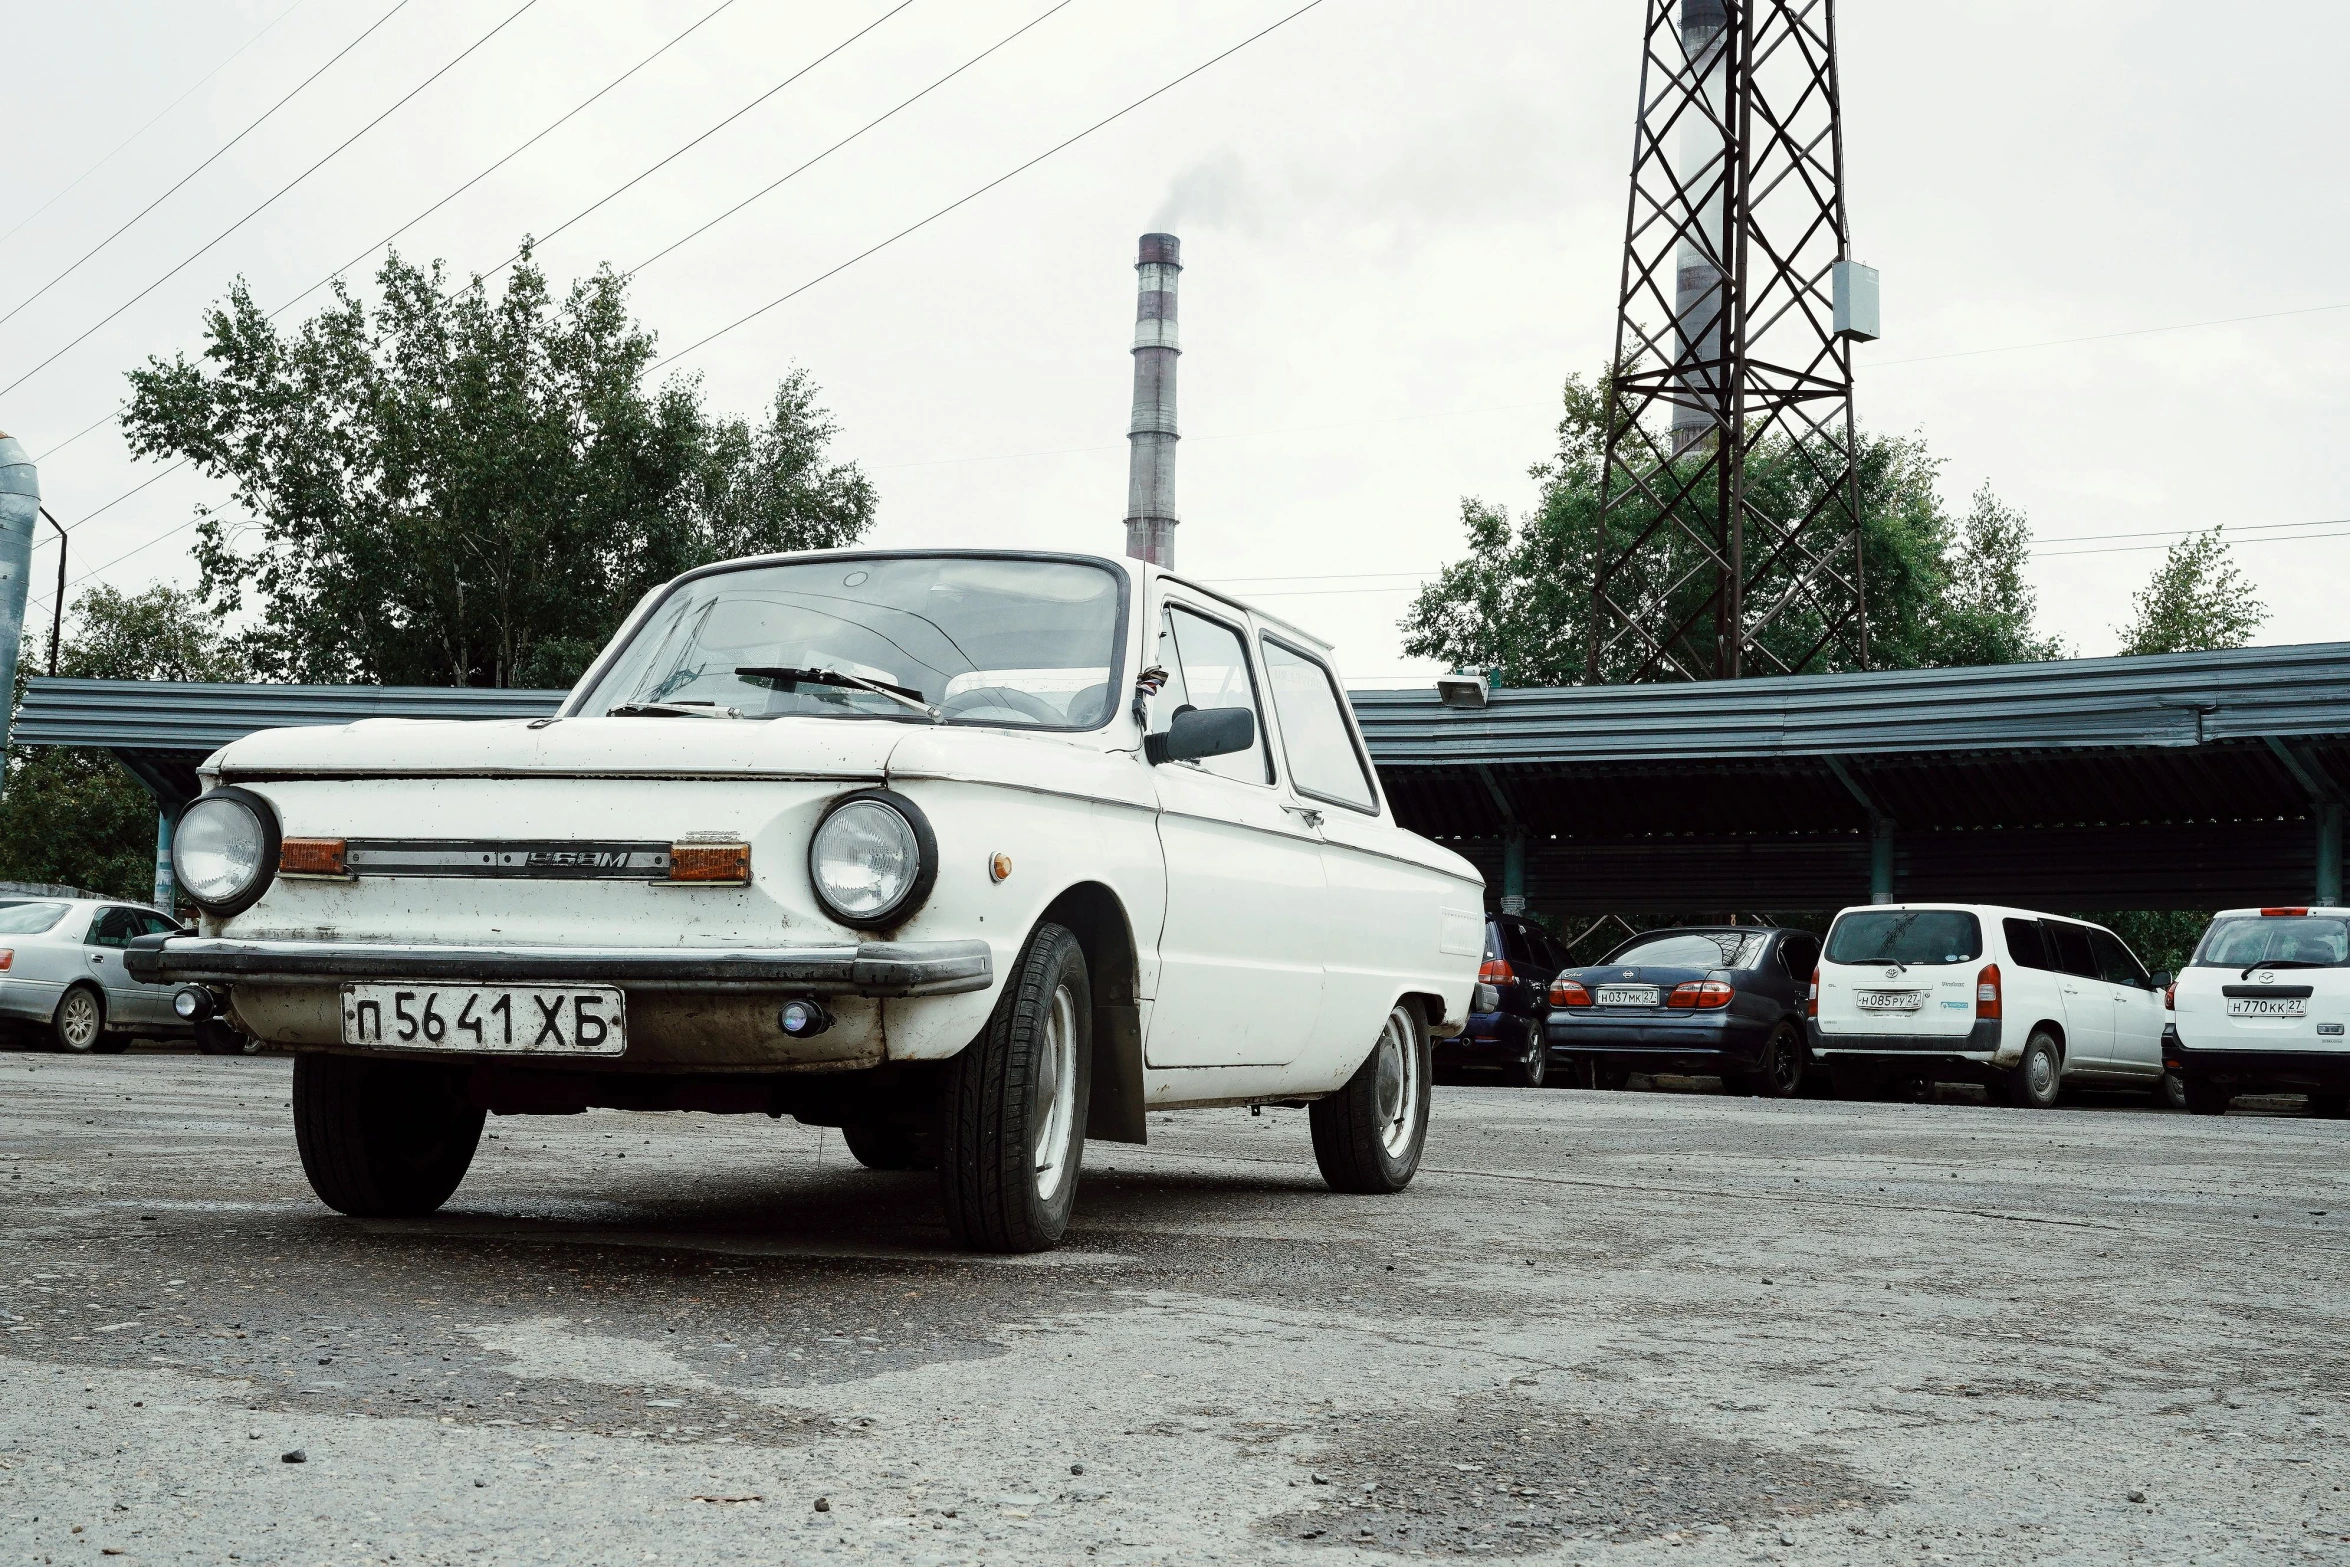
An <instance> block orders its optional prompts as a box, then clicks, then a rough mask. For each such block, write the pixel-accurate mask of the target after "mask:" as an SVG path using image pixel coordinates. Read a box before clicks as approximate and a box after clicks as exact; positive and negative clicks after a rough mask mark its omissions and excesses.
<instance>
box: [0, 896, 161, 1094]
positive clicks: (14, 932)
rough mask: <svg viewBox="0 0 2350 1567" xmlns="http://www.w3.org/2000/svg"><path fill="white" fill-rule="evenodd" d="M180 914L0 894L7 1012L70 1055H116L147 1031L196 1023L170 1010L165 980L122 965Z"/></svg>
mask: <svg viewBox="0 0 2350 1567" xmlns="http://www.w3.org/2000/svg"><path fill="white" fill-rule="evenodd" d="M179 928H180V927H179V923H178V921H176V920H174V919H173V918H172V917H171V916H170V915H168V914H165V913H164V912H163V911H162V910H160V909H153V908H149V907H147V906H145V905H144V904H136V903H115V902H111V901H109V900H106V899H102V898H74V897H57V898H52V897H41V896H37V895H35V896H22V895H11V896H7V897H0V1020H5V1021H6V1022H8V1023H11V1024H14V1025H15V1026H16V1028H17V1030H18V1032H19V1033H20V1034H26V1035H30V1036H31V1037H32V1038H35V1039H38V1040H41V1041H43V1042H45V1043H47V1044H48V1045H49V1046H50V1047H51V1048H52V1049H56V1050H62V1051H65V1052H66V1053H67V1054H69V1055H113V1054H115V1053H117V1052H120V1051H123V1050H127V1049H129V1048H130V1043H131V1040H132V1039H134V1038H136V1037H138V1036H140V1035H146V1036H149V1037H154V1038H179V1039H184V1038H186V1037H187V1036H188V1035H189V1034H191V1033H194V1032H195V1031H196V1030H195V1028H194V1027H193V1025H192V1024H190V1023H188V1022H186V1021H183V1020H182V1019H180V1018H179V1017H177V1016H175V1015H174V1014H173V1012H172V1007H171V1003H172V991H171V988H170V987H169V986H167V985H160V984H155V983H152V982H149V981H144V980H140V979H138V978H136V977H134V976H133V975H131V974H129V973H127V972H125V971H124V968H123V958H124V955H125V952H126V950H127V949H128V948H129V946H130V944H131V942H132V941H133V940H134V939H135V938H138V937H141V936H161V935H164V934H166V933H169V932H172V931H176V930H178V929H179Z"/></svg>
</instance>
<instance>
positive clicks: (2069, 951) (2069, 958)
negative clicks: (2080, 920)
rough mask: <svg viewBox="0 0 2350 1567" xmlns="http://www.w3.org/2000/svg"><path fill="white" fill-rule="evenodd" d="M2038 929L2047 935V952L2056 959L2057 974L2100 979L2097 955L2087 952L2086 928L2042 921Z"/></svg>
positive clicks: (2087, 935)
mask: <svg viewBox="0 0 2350 1567" xmlns="http://www.w3.org/2000/svg"><path fill="white" fill-rule="evenodd" d="M2040 929H2041V930H2042V931H2043V932H2045V933H2046V934H2047V937H2048V950H2049V952H2050V954H2051V955H2053V956H2054V957H2055V959H2056V963H2055V968H2056V969H2057V971H2058V972H2059V973H2064V974H2077V975H2079V976H2080V977H2081V978H2083V979H2097V978H2100V977H2101V976H2100V975H2099V974H2098V972H2097V955H2096V954H2095V953H2093V952H2091V951H2090V950H2089V932H2088V930H2087V928H2086V927H2084V926H2080V925H2067V924H2064V923H2062V922H2060V921H2057V920H2042V921H2041V922H2040Z"/></svg>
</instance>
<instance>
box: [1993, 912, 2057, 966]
mask: <svg viewBox="0 0 2350 1567" xmlns="http://www.w3.org/2000/svg"><path fill="white" fill-rule="evenodd" d="M1999 928H2000V929H2001V930H2002V931H2004V932H2005V933H2006V935H2007V955H2008V956H2009V957H2011V958H2013V959H2014V960H2015V961H2016V964H2017V966H2018V967H2021V968H2037V969H2052V968H2054V967H2056V963H2055V960H2054V959H2052V958H2050V957H2049V955H2048V942H2047V940H2046V938H2045V937H2043V936H2042V935H2041V932H2040V922H2039V921H2038V920H2001V921H2000V922H1999Z"/></svg>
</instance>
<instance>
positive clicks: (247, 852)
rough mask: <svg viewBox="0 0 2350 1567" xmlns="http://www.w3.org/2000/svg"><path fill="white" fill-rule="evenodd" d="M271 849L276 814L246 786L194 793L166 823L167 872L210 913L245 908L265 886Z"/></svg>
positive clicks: (271, 867) (274, 848) (272, 862)
mask: <svg viewBox="0 0 2350 1567" xmlns="http://www.w3.org/2000/svg"><path fill="white" fill-rule="evenodd" d="M277 852H278V825H277V813H276V812H275V811H272V810H271V809H270V808H269V802H268V801H266V800H264V799H262V798H261V796H259V795H257V794H254V793H252V792H251V791H250V790H246V789H214V790H212V791H210V792H209V793H206V794H200V795H198V796H197V797H196V799H195V801H194V802H193V803H192V804H190V805H189V806H188V808H187V809H186V810H184V811H182V812H180V815H179V820H178V821H177V822H176V823H174V824H173V825H172V830H171V873H172V876H173V878H174V879H176V880H177V881H178V883H179V886H180V890H181V891H182V892H185V893H186V894H187V895H188V896H189V897H190V898H191V899H193V900H194V901H195V902H196V903H197V904H199V905H201V906H202V907H203V908H204V909H206V910H207V911H209V912H211V913H213V914H224V915H225V914H235V913H238V912H240V911H241V910H244V909H247V908H250V907H251V906H252V905H253V903H254V901H255V900H256V899H258V898H259V897H260V896H261V894H262V892H263V891H264V890H265V889H266V888H267V887H268V886H269V878H270V875H271V873H272V872H274V871H275V870H276V869H277Z"/></svg>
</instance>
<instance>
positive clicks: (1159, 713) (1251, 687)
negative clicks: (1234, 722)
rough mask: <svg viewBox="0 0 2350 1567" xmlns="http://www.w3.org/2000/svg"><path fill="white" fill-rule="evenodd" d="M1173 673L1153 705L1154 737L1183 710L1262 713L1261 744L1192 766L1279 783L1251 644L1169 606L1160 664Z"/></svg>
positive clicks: (1205, 619)
mask: <svg viewBox="0 0 2350 1567" xmlns="http://www.w3.org/2000/svg"><path fill="white" fill-rule="evenodd" d="M1154 661H1155V662H1156V663H1157V664H1158V665H1159V667H1160V668H1162V669H1164V670H1166V671H1167V684H1166V686H1165V687H1164V688H1162V689H1161V690H1160V692H1159V695H1158V698H1157V700H1155V701H1153V702H1152V703H1151V732H1152V733H1153V734H1164V733H1165V732H1166V729H1167V726H1168V725H1169V724H1171V723H1173V722H1174V721H1175V714H1176V711H1177V710H1178V709H1180V708H1183V707H1187V706H1188V707H1243V708H1246V709H1248V710H1249V711H1250V712H1251V713H1255V714H1256V719H1257V743H1256V746H1255V747H1254V748H1253V749H1251V750H1247V751H1235V752H1233V753H1232V754H1231V755H1229V756H1211V757H1208V758H1206V759H1204V760H1202V761H1198V762H1192V763H1187V764H1185V765H1188V766H1193V767H1197V768H1199V769H1201V770H1202V771H1204V772H1211V773H1215V774H1217V775H1218V776H1220V777H1224V778H1232V779H1237V780H1239V781H1240V782H1242V783H1260V784H1269V783H1271V782H1272V781H1273V752H1272V748H1271V747H1270V746H1269V745H1268V744H1267V743H1266V739H1265V715H1264V714H1263V713H1261V712H1258V711H1257V684H1256V680H1255V678H1254V677H1253V676H1252V675H1250V673H1249V668H1248V644H1247V643H1246V642H1244V641H1242V640H1241V636H1240V633H1239V632H1237V631H1235V630H1233V629H1232V628H1231V627H1230V626H1227V625H1225V624H1223V623H1222V622H1221V621H1214V620H1210V619H1208V617H1207V616H1205V615H1199V614H1194V613H1193V612H1192V611H1190V610H1188V609H1185V608H1183V607H1182V606H1181V605H1178V604H1170V605H1168V606H1167V613H1166V614H1165V616H1164V617H1163V618H1161V620H1160V621H1159V651H1158V656H1157V658H1156V659H1155V660H1154Z"/></svg>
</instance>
